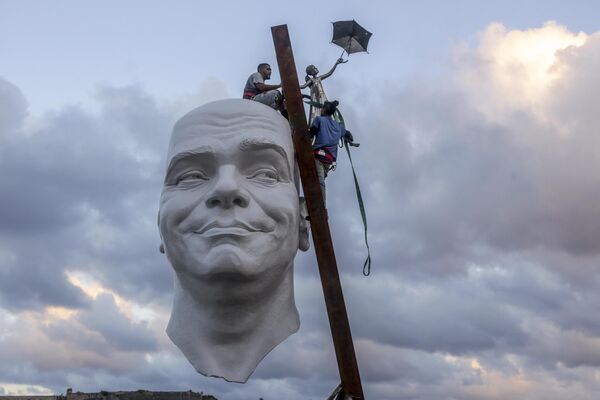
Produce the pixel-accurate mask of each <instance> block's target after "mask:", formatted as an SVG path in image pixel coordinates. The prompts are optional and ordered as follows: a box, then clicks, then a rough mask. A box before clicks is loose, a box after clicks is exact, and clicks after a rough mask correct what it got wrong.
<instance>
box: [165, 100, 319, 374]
mask: <svg viewBox="0 0 600 400" xmlns="http://www.w3.org/2000/svg"><path fill="white" fill-rule="evenodd" d="M167 163H168V167H167V172H166V176H165V182H164V187H163V191H162V194H161V198H160V210H159V229H160V235H161V248H162V249H164V251H165V253H166V256H167V258H168V260H169V262H170V263H171V265H172V266H173V269H174V270H175V297H174V301H173V309H172V313H171V319H170V321H169V325H168V327H167V334H168V335H169V337H170V338H171V340H172V341H173V342H174V343H175V345H177V347H179V349H180V350H181V351H182V352H183V354H184V355H185V356H186V357H187V359H188V360H189V361H190V363H191V364H192V365H193V366H194V367H195V368H196V370H197V371H198V372H200V373H201V374H203V375H206V376H215V377H222V378H224V379H226V380H228V381H234V382H245V381H246V380H247V379H248V377H249V376H250V375H251V374H252V372H253V371H254V369H255V368H256V366H257V365H258V363H259V362H260V361H261V360H262V359H263V358H264V357H265V356H266V355H267V353H268V352H269V351H271V350H272V349H273V348H274V347H275V346H277V345H278V344H279V343H281V342H282V341H283V340H285V339H286V338H287V337H288V336H290V335H291V334H293V333H295V332H296V331H297V330H298V328H299V326H300V322H299V319H298V311H297V309H296V305H295V302H294V286H293V260H294V256H295V255H296V252H297V250H298V249H299V248H300V249H302V250H306V249H308V227H307V223H306V221H305V219H304V216H305V213H304V212H302V213H301V211H300V210H301V209H302V210H304V209H305V207H300V204H301V202H300V200H299V196H298V181H299V178H298V174H297V172H296V169H295V161H294V148H293V144H292V139H291V133H290V128H289V125H288V122H287V121H286V120H285V119H284V118H283V117H281V116H280V115H279V114H278V113H277V112H276V111H274V110H272V109H271V108H269V107H267V106H265V105H263V104H260V103H257V102H253V101H251V100H241V99H229V100H221V101H217V102H213V103H209V104H207V105H204V106H201V107H198V108H196V109H194V110H192V111H190V112H189V113H188V114H186V115H185V116H183V117H182V118H181V119H180V120H179V121H178V122H177V123H176V124H175V127H174V128H173V133H172V136H171V143H170V145H169V151H168V156H167ZM301 214H302V215H301Z"/></svg>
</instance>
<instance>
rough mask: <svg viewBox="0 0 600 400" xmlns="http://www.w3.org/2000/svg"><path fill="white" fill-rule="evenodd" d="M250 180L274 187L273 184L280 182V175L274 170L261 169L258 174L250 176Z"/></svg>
mask: <svg viewBox="0 0 600 400" xmlns="http://www.w3.org/2000/svg"><path fill="white" fill-rule="evenodd" d="M248 179H251V180H253V181H256V182H259V183H263V184H267V185H272V184H275V183H277V182H279V174H278V173H277V171H276V170H274V169H270V168H263V169H260V170H258V171H256V172H254V173H253V174H252V175H250V176H249V177H248Z"/></svg>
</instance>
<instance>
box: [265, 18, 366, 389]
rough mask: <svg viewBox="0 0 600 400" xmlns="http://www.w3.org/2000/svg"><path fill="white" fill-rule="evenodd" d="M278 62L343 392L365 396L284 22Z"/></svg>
mask: <svg viewBox="0 0 600 400" xmlns="http://www.w3.org/2000/svg"><path fill="white" fill-rule="evenodd" d="M271 33H272V35H273V42H274V44H275V52H276V55H277V64H278V66H279V72H280V75H281V82H282V86H283V92H284V95H285V99H286V106H287V111H288V115H289V121H290V125H291V127H292V136H293V140H294V147H295V149H296V153H297V157H298V166H299V169H300V177H301V179H302V188H303V190H304V196H305V198H306V205H307V208H308V215H309V218H310V227H311V232H312V236H313V243H314V246H315V253H316V256H317V263H318V265H319V274H320V276H321V284H322V286H323V295H324V297H325V305H326V308H327V316H328V318H329V326H330V328H331V335H332V337H333V345H334V348H335V354H336V358H337V363H338V369H339V373H340V378H341V382H342V391H343V394H344V395H345V396H347V397H350V398H353V399H360V400H363V399H364V395H363V390H362V384H361V380H360V373H359V370H358V363H357V361H356V354H355V352H354V344H353V342H352V333H351V332H350V324H349V322H348V315H347V312H346V305H345V303H344V295H343V293H342V285H341V282H340V277H339V273H338V268H337V263H336V260H335V252H334V249H333V242H332V241H331V234H330V231H329V224H328V222H327V211H326V210H325V204H324V202H323V195H322V193H321V187H320V184H319V180H318V178H317V171H316V167H315V158H314V155H313V152H312V145H311V143H310V140H309V133H308V125H307V123H306V116H305V114H304V104H303V102H302V95H301V93H300V84H299V83H298V75H297V72H296V64H295V62H294V55H293V53H292V45H291V42H290V37H289V33H288V29H287V25H279V26H273V27H271Z"/></svg>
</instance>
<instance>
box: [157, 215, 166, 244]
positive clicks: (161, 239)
mask: <svg viewBox="0 0 600 400" xmlns="http://www.w3.org/2000/svg"><path fill="white" fill-rule="evenodd" d="M158 234H159V235H160V246H159V247H158V251H160V252H161V253H162V254H165V245H164V244H163V238H162V233H161V232H160V210H159V211H158Z"/></svg>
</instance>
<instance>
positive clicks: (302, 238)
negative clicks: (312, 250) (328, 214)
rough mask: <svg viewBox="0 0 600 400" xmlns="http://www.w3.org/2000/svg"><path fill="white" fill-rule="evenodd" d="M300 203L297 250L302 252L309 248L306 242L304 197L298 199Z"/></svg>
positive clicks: (306, 212)
mask: <svg viewBox="0 0 600 400" xmlns="http://www.w3.org/2000/svg"><path fill="white" fill-rule="evenodd" d="M299 202H300V230H299V232H298V248H299V249H300V250H302V251H306V250H308V249H309V247H310V242H309V241H308V228H309V225H308V221H307V220H306V218H307V217H308V210H307V209H306V200H305V199H304V197H300V198H299Z"/></svg>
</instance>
